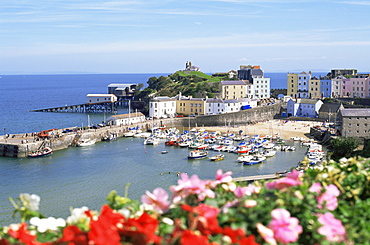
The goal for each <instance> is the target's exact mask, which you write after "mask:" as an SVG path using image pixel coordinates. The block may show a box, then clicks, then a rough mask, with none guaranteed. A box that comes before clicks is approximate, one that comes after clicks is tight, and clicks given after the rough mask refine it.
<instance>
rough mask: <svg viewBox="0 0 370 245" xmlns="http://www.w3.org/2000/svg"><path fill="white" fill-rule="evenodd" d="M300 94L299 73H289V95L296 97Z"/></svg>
mask: <svg viewBox="0 0 370 245" xmlns="http://www.w3.org/2000/svg"><path fill="white" fill-rule="evenodd" d="M297 94H298V74H296V73H288V76H287V95H288V96H290V97H292V98H295V97H296V95H297Z"/></svg>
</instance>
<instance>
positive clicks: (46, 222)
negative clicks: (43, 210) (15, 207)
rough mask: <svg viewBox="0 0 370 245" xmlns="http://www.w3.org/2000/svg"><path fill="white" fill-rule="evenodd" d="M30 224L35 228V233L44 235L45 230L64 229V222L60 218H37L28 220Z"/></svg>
mask: <svg viewBox="0 0 370 245" xmlns="http://www.w3.org/2000/svg"><path fill="white" fill-rule="evenodd" d="M30 224H31V225H34V226H36V227H37V231H38V232H41V233H44V232H45V231H47V230H51V231H57V230H58V227H65V226H66V221H65V220H64V219H62V218H58V219H56V218H54V217H49V218H46V219H40V218H39V217H33V218H31V219H30Z"/></svg>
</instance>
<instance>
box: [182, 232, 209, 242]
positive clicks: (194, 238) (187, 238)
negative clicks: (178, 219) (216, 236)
mask: <svg viewBox="0 0 370 245" xmlns="http://www.w3.org/2000/svg"><path fill="white" fill-rule="evenodd" d="M180 241H181V242H180V244H181V245H208V238H207V237H206V236H202V235H196V234H195V233H194V232H192V231H189V230H185V231H184V232H183V233H182V236H181V238H180Z"/></svg>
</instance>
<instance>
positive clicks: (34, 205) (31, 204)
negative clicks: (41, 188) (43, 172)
mask: <svg viewBox="0 0 370 245" xmlns="http://www.w3.org/2000/svg"><path fill="white" fill-rule="evenodd" d="M19 198H20V199H21V201H22V204H23V206H24V207H26V208H28V209H29V210H31V211H37V210H39V204H40V196H38V195H36V194H32V195H30V194H28V193H22V194H20V196H19Z"/></svg>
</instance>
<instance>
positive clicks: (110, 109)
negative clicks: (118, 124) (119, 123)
mask: <svg viewBox="0 0 370 245" xmlns="http://www.w3.org/2000/svg"><path fill="white" fill-rule="evenodd" d="M118 105H119V103H118V102H101V103H94V104H91V103H85V104H78V105H65V106H58V107H51V108H44V109H35V110H30V112H65V113H66V112H70V113H71V112H74V113H117V111H118V109H117V108H118Z"/></svg>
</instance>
